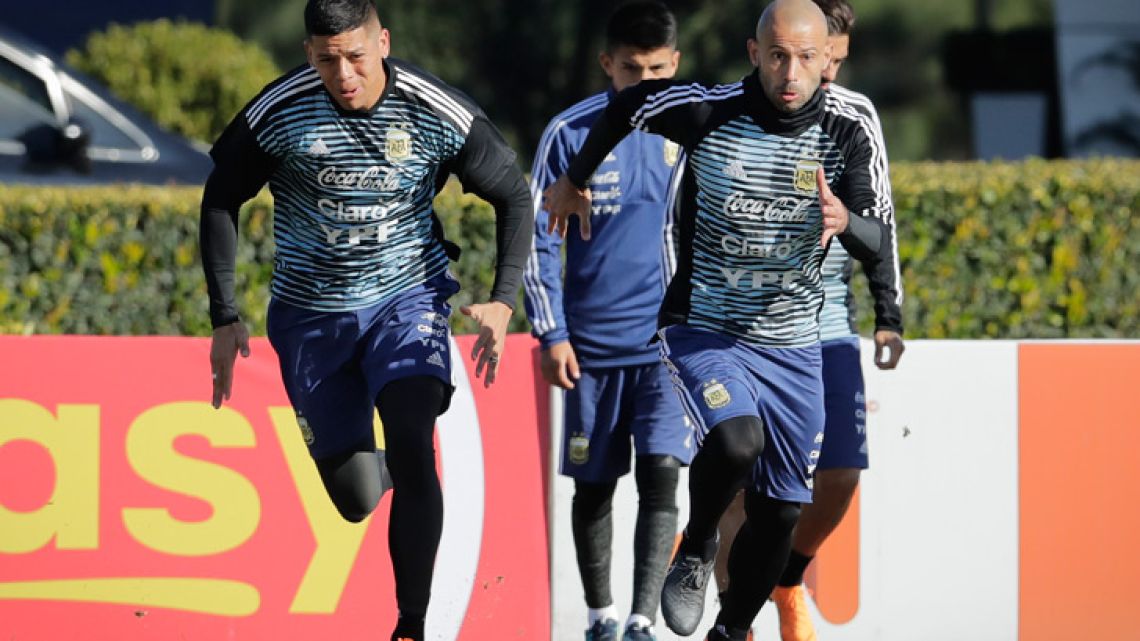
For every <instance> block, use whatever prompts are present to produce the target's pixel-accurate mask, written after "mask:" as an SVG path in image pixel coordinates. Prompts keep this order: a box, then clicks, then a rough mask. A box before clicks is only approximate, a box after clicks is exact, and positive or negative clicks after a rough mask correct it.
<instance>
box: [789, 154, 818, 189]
mask: <svg viewBox="0 0 1140 641" xmlns="http://www.w3.org/2000/svg"><path fill="white" fill-rule="evenodd" d="M819 166H820V165H819V161H816V160H801V161H799V162H797V163H796V174H795V178H794V179H793V182H794V184H795V187H796V191H800V192H804V193H808V194H814V193H815V192H816V186H815V172H816V170H818V169H819Z"/></svg>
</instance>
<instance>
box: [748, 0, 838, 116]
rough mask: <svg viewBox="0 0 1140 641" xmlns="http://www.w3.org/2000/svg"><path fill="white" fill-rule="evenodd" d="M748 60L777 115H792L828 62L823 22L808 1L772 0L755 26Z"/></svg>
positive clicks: (812, 91)
mask: <svg viewBox="0 0 1140 641" xmlns="http://www.w3.org/2000/svg"><path fill="white" fill-rule="evenodd" d="M748 57H749V58H750V59H751V60H752V64H753V65H755V66H756V68H757V69H758V70H759V72H760V84H761V86H762V87H763V88H764V95H765V96H767V98H768V100H770V101H771V102H772V104H773V105H774V106H775V107H776V108H777V109H779V110H780V111H786V112H791V111H796V110H797V109H799V108H800V107H802V106H804V105H805V104H806V103H807V102H808V101H809V100H811V97H812V96H813V95H815V92H816V90H818V89H819V83H820V79H821V75H822V73H823V69H824V68H825V67H826V66H827V65H828V62H829V61H830V58H831V45H830V44H829V43H828V39H827V18H826V17H825V16H824V15H823V11H821V10H820V8H819V7H818V6H816V4H815V2H812V0H775V2H773V3H772V4H770V5H768V6H767V8H765V9H764V13H762V14H761V15H760V20H759V22H757V23H756V37H755V38H754V39H750V40H749V41H748Z"/></svg>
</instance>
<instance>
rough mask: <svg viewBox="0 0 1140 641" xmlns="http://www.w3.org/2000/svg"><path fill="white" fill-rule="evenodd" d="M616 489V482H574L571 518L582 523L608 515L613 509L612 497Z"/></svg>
mask: <svg viewBox="0 0 1140 641" xmlns="http://www.w3.org/2000/svg"><path fill="white" fill-rule="evenodd" d="M616 488H617V481H609V482H606V483H588V482H585V481H577V480H576V481H574V500H573V503H572V508H571V511H572V514H571V516H572V518H574V519H576V520H580V521H583V522H594V521H597V520H598V519H600V518H603V517H604V516H605V515H607V514H609V513H610V511H611V510H612V509H613V496H614V490H615V489H616Z"/></svg>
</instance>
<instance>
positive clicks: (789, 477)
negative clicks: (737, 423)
mask: <svg viewBox="0 0 1140 641" xmlns="http://www.w3.org/2000/svg"><path fill="white" fill-rule="evenodd" d="M658 335H659V336H660V337H661V352H662V356H663V357H664V358H665V360H666V362H667V363H668V364H669V365H670V368H671V371H672V374H673V381H674V385H675V386H676V388H677V391H678V393H679V394H680V395H681V397H682V405H683V406H684V409H685V411H686V413H688V414H689V417H690V419H692V421H693V423H694V425H695V430H694V434H695V435H696V441H697V447H698V448H699V447H700V446H701V444H702V443H703V442H704V438H705V436H706V435H707V434H708V431H709V430H710V429H712V428H713V427H715V426H716V425H717V424H719V423H722V422H724V421H726V420H728V419H730V418H735V417H738V416H755V417H758V418H759V419H760V420H761V422H763V424H764V437H765V444H764V452H763V453H762V454H761V455H760V458H759V460H758V461H757V464H756V468H755V469H754V471H753V478H752V483H753V487H754V488H755V489H756V490H757V491H759V492H761V493H763V494H765V495H767V496H770V497H772V498H775V499H779V500H783V501H792V502H797V503H810V502H811V491H812V473H813V472H814V470H815V465H816V463H817V461H818V459H819V448H820V445H821V444H822V443H823V423H824V417H823V378H822V369H823V366H822V357H821V355H820V347H819V344H818V343H817V344H815V345H810V346H807V347H794V348H790V347H781V348H773V347H761V346H758V345H753V344H751V343H748V342H745V341H742V340H740V339H737V338H734V337H732V336H727V335H724V334H718V333H715V332H710V331H707V330H702V329H695V328H692V327H689V326H687V325H674V326H672V327H667V328H665V329H663V330H661V331H660V332H659V333H658Z"/></svg>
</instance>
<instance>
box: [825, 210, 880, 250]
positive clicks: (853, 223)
mask: <svg viewBox="0 0 1140 641" xmlns="http://www.w3.org/2000/svg"><path fill="white" fill-rule="evenodd" d="M885 232H886V225H884V224H883V223H882V221H879V220H877V219H874V218H867V217H864V216H860V215H858V214H853V213H848V216H847V229H845V230H843V232H842V233H840V234H838V236H837V237H838V238H839V242H841V243H843V247H844V249H846V250H847V253H849V254H851V256H852V258H854V259H855V260H860V261H863V260H870V259H872V258H874V257H875V255H876V254H878V253H879V249H880V248H881V247H882V245H883V243H884V242H887V241H886V239H884V238H883V236H884V234H885Z"/></svg>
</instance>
